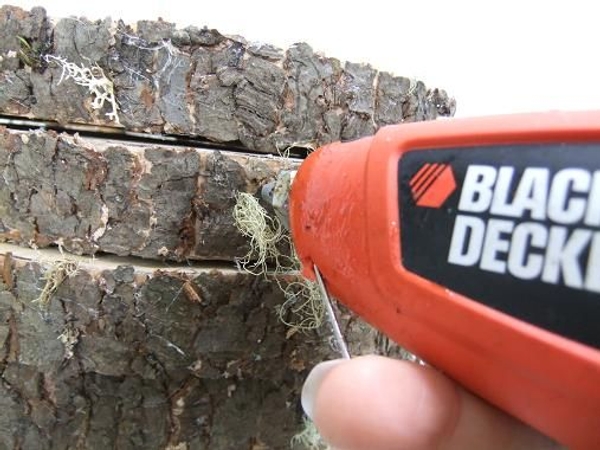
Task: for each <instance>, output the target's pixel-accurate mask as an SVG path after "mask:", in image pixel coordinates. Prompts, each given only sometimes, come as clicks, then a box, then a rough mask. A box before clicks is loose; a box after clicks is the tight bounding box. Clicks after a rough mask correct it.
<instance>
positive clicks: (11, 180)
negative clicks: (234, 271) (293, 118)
mask: <svg viewBox="0 0 600 450" xmlns="http://www.w3.org/2000/svg"><path fill="white" fill-rule="evenodd" d="M296 166H297V163H296V162H294V161H291V160H286V159H283V158H277V159H275V158H267V157H261V156H251V155H243V154H239V153H237V154H234V153H226V152H220V151H216V150H202V149H196V148H187V147H169V146H160V145H149V144H143V145H142V144H127V143H123V142H119V141H106V140H100V139H95V140H84V139H80V138H78V137H73V136H70V135H67V134H64V133H63V134H61V135H58V134H56V133H55V132H52V131H49V132H46V131H40V130H38V131H27V132H25V131H13V130H8V129H4V128H2V127H0V173H2V177H0V240H4V241H8V242H13V243H19V244H24V245H27V246H36V247H39V248H43V247H47V246H50V245H54V246H55V245H60V246H62V247H63V248H64V249H65V250H67V251H69V252H71V253H75V254H94V253H97V252H103V253H112V254H117V255H134V256H140V257H144V258H151V259H171V260H195V259H210V260H228V261H231V260H233V259H234V258H236V257H242V256H244V255H245V254H246V253H247V251H248V243H247V239H246V238H244V237H243V236H242V235H241V234H240V233H239V231H238V230H237V229H236V228H235V225H234V219H233V207H234V205H235V202H236V199H235V196H236V194H237V193H238V192H250V193H256V192H257V191H258V190H259V189H260V187H261V185H262V184H263V183H265V182H266V181H267V180H270V179H272V178H274V176H275V174H276V173H277V171H279V170H281V169H290V168H294V167H296Z"/></svg>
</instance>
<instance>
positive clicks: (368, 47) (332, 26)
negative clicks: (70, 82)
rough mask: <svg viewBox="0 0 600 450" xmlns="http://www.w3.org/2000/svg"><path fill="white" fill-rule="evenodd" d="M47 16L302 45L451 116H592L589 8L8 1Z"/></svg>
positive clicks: (419, 2) (598, 17) (592, 15)
mask: <svg viewBox="0 0 600 450" xmlns="http://www.w3.org/2000/svg"><path fill="white" fill-rule="evenodd" d="M8 3H9V4H13V5H19V6H22V7H25V8H30V7H31V6H34V5H40V6H44V7H45V8H46V10H47V11H48V13H49V14H50V15H51V16H53V17H65V16H72V15H75V16H82V15H83V16H86V17H88V18H89V19H103V18H105V17H107V16H111V17H113V18H115V19H116V18H122V19H124V20H125V21H126V22H128V23H134V22H135V21H136V20H138V19H156V18H158V17H162V18H163V19H165V20H167V21H172V22H177V23H178V25H180V26H181V27H185V26H187V25H196V26H199V27H201V26H204V25H207V26H209V27H210V28H217V29H218V30H219V31H221V32H222V33H224V34H238V35H242V36H244V37H245V38H247V39H248V40H250V41H262V42H266V43H271V44H275V45H277V46H279V47H282V48H285V47H287V46H289V45H290V44H292V43H294V42H299V41H304V42H307V43H309V44H310V45H311V46H312V47H313V48H314V49H315V50H317V51H320V52H322V53H325V54H326V55H328V56H334V57H336V58H339V59H342V60H351V61H353V62H367V63H370V64H372V65H373V66H374V67H376V68H378V69H382V70H388V71H391V72H393V73H395V74H396V75H403V76H407V77H415V78H418V79H420V80H423V81H424V82H425V83H426V84H427V86H428V87H440V88H444V89H446V90H447V91H448V92H449V93H450V94H451V95H453V96H454V97H456V99H457V102H458V109H457V113H456V116H457V117H458V116H474V115H490V114H504V113H511V112H523V111H543V110H550V109H562V110H567V109H600V65H599V62H598V61H599V60H600V51H599V46H600V14H599V11H598V9H599V7H596V6H595V3H596V2H594V1H584V0H571V1H568V2H567V1H552V0H547V1H534V0H532V1H528V0H521V1H515V0H503V1H496V2H488V1H485V0H480V1H474V0H473V1H470V0H454V1H453V0H447V1H444V0H412V1H404V0H396V1H383V0H344V1H338V0H335V1H328V0H295V1H293V2H284V1H273V2H271V1H266V0H245V1H244V0H239V1H238V0H188V1H179V0H168V1H139V0H138V1H127V0H119V1H117V0H79V1H70V0H69V1H57V0H55V1H50V0H34V1H29V0H10V1H9V2H8Z"/></svg>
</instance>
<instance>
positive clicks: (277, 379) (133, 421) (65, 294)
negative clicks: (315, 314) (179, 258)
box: [0, 245, 384, 450]
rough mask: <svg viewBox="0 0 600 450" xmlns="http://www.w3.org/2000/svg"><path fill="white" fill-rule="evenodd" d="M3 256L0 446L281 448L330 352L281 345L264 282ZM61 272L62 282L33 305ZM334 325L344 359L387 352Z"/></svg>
mask: <svg viewBox="0 0 600 450" xmlns="http://www.w3.org/2000/svg"><path fill="white" fill-rule="evenodd" d="M15 249H16V251H17V253H18V252H21V251H23V252H25V250H20V249H19V248H17V247H14V248H13V250H15ZM8 250H10V247H9V246H6V245H4V246H3V247H2V248H0V263H1V266H0V267H1V271H0V273H1V274H2V276H1V279H0V316H1V321H0V341H1V342H3V346H2V350H1V351H0V354H1V355H0V381H1V382H0V404H1V406H2V408H1V409H0V411H1V413H0V448H13V449H33V448H35V449H107V448H118V449H141V448H143V449H179V450H184V449H253V450H260V449H285V448H290V438H291V436H292V435H294V434H295V433H296V432H298V430H299V426H300V424H299V418H300V407H299V403H298V398H299V389H300V386H301V383H302V381H303V380H304V378H305V376H306V372H307V370H308V369H309V368H310V367H312V365H313V364H315V363H317V362H319V361H321V360H323V359H325V358H331V357H332V356H335V355H334V354H333V353H332V351H331V349H330V348H329V346H328V345H327V344H325V342H326V339H327V335H326V334H325V335H323V334H321V333H316V332H315V333H308V334H306V333H297V334H295V335H293V336H290V337H288V338H287V339H286V338H284V336H285V335H286V331H287V330H286V329H285V326H284V325H283V324H281V323H280V322H279V321H278V319H277V318H276V315H275V314H274V313H273V311H274V309H275V308H276V307H277V306H278V305H280V304H281V303H282V301H283V299H282V295H281V292H280V291H279V290H278V289H277V287H276V286H275V285H274V284H273V283H268V282H266V281H265V280H264V279H262V278H257V277H254V276H251V275H247V274H240V273H238V272H235V271H233V270H225V269H219V270H217V269H214V270H198V269H190V268H187V269H181V270H174V269H168V268H165V269H162V270H154V269H146V268H143V267H140V265H138V264H136V262H135V261H131V260H130V261H129V262H127V263H123V262H119V261H118V260H117V261H116V262H115V261H106V258H100V259H98V260H96V261H93V262H76V263H71V264H73V265H72V267H71V268H73V267H76V268H77V271H76V272H74V273H70V276H66V274H65V273H64V271H65V269H64V267H63V265H64V261H63V260H61V258H60V257H57V255H56V253H57V252H56V251H54V252H52V253H55V254H54V255H52V253H51V252H46V253H43V254H40V253H39V252H37V253H36V252H32V251H29V254H25V255H24V256H23V257H20V258H17V257H16V256H15V255H11V254H10V253H9V252H8ZM32 255H33V256H32ZM58 256H60V255H58ZM131 263H133V264H135V265H136V267H135V268H134V267H133V266H131V265H128V264H131ZM61 264H62V265H61ZM61 271H63V272H62V275H63V277H64V281H63V282H62V283H61V284H60V285H58V287H57V288H56V289H55V290H54V291H53V292H52V295H51V296H50V298H49V301H48V302H47V303H43V302H39V301H38V300H39V298H40V293H41V292H42V291H43V288H44V285H45V284H46V283H47V282H48V280H49V279H50V280H52V279H56V278H57V277H59V276H60V275H61ZM342 323H343V326H344V330H345V333H346V334H347V336H349V338H350V342H349V344H350V347H351V350H352V351H353V352H354V353H355V354H358V353H364V352H377V351H381V350H382V349H383V348H384V341H382V340H381V338H380V337H379V336H378V335H377V333H375V332H374V331H373V330H372V329H371V328H369V327H367V326H365V325H364V324H363V323H362V322H360V321H358V320H355V319H353V318H352V317H351V316H350V315H345V316H344V317H343V322H342Z"/></svg>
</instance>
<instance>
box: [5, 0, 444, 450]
mask: <svg viewBox="0 0 600 450" xmlns="http://www.w3.org/2000/svg"><path fill="white" fill-rule="evenodd" d="M112 100H114V102H113V101H112ZM115 105H116V106H115ZM453 112H454V100H453V99H451V98H449V97H448V95H447V94H446V93H445V92H444V91H442V90H437V89H434V90H427V89H426V88H425V86H424V84H423V83H421V82H419V81H414V80H409V79H407V78H403V77H395V76H393V75H391V74H388V73H384V72H378V71H376V70H375V69H373V68H371V67H370V66H368V65H362V64H353V63H345V64H343V63H340V62H339V61H337V60H336V59H333V58H327V57H324V56H321V55H318V54H315V53H314V52H313V51H312V50H311V48H310V47H309V46H308V45H306V44H298V45H295V46H292V47H291V48H290V49H288V50H287V51H285V52H284V51H281V50H279V49H277V48H275V47H272V46H270V45H265V44H255V43H249V42H246V41H245V40H243V39H241V38H237V37H235V38H234V37H226V36H223V35H221V34H220V33H219V32H217V31H216V30H210V29H207V28H203V29H199V28H195V27H188V28H185V29H176V27H175V26H174V25H173V24H170V23H166V22H163V21H157V22H146V21H144V22H138V23H137V25H136V26H135V27H132V26H127V25H125V24H124V23H122V22H113V21H111V20H109V19H107V20H104V21H96V22H92V21H89V20H87V19H83V18H77V19H75V18H68V19H62V20H59V21H57V22H55V23H54V24H53V23H52V22H51V21H50V20H49V19H48V17H47V16H46V13H45V11H44V10H43V9H41V8H34V9H32V10H31V11H24V10H21V9H19V8H15V7H10V6H3V7H2V8H0V114H1V115H2V116H3V118H4V119H3V121H4V123H5V124H6V125H7V127H5V128H1V129H0V170H1V171H2V177H0V240H1V241H2V242H3V243H2V244H0V261H2V272H1V273H2V276H1V277H0V315H1V316H2V320H1V321H0V341H1V342H3V347H2V351H1V356H0V377H1V378H0V402H2V408H1V409H0V448H23V449H29V448H39V449H45V448H47V449H54V448H56V449H66V448H86V449H95V448H98V449H104V448H120V449H125V448H144V449H166V448H171V449H186V448H189V449H198V448H207V449H230V448H236V449H237V448H240V449H242V448H244V449H246V448H247V449H255V450H258V449H270V448H273V449H284V448H289V445H290V438H291V437H292V436H293V435H294V434H295V433H297V432H298V431H299V429H300V428H301V426H302V424H301V417H302V414H301V411H300V406H299V390H300V388H301V384H302V381H303V379H304V377H305V376H306V373H307V371H308V370H309V369H310V368H311V367H312V365H313V364H315V363H316V362H318V361H320V360H322V359H324V358H328V357H332V356H334V355H335V352H334V351H333V350H332V349H331V347H330V345H329V343H328V339H327V336H328V332H327V330H318V331H314V332H310V333H295V334H293V335H291V336H290V333H288V331H289V330H288V329H287V328H286V326H285V325H284V324H282V323H281V322H280V320H279V318H278V315H277V313H276V310H277V307H278V306H281V304H282V302H283V296H282V293H281V292H280V291H279V289H278V287H277V284H276V283H273V282H272V281H269V280H267V279H265V278H264V277H255V276H252V275H249V274H246V273H243V272H240V271H239V270H238V269H237V268H236V266H235V264H234V263H233V262H234V261H235V259H236V258H239V257H242V256H243V255H245V254H246V252H247V251H248V243H247V241H246V239H245V238H244V237H243V236H241V235H240V233H239V232H238V231H237V229H236V228H235V226H234V223H233V217H232V210H233V206H234V204H235V195H236V194H237V193H238V192H249V193H252V194H255V193H256V192H257V191H258V190H259V188H260V186H261V185H262V184H263V183H264V182H265V181H267V180H270V179H272V178H273V177H274V176H275V175H276V174H277V172H278V171H279V170H281V169H289V168H293V167H296V166H297V165H298V164H299V161H297V160H290V159H284V158H281V157H278V156H272V154H275V155H276V154H277V152H278V151H281V150H283V149H285V148H287V147H289V146H294V145H304V144H308V143H310V144H314V145H321V144H324V143H327V142H331V141H334V140H339V139H343V140H348V139H354V138H357V137H360V136H364V135H368V134H371V133H373V132H374V131H376V130H377V129H378V128H379V127H381V126H383V125H387V124H391V123H398V122H403V121H416V120H427V119H435V118H436V117H437V116H439V115H452V114H453ZM115 113H116V115H115ZM8 118H12V120H8ZM18 118H20V119H23V118H26V119H35V120H39V121H44V126H43V127H42V128H39V129H29V127H28V126H23V125H21V126H19V127H17V126H16V125H15V124H17V123H18V122H17V121H15V119H18ZM91 126H94V127H96V128H94V129H93V131H94V133H93V135H94V137H91V131H92V129H91V128H90V127H91ZM75 127H79V129H82V130H87V133H84V132H81V135H77V134H75V135H74V134H73V133H67V132H61V133H58V132H56V131H52V130H51V128H54V129H62V130H68V129H73V128H75ZM102 133H108V134H102ZM132 133H137V134H135V136H134V135H132ZM144 135H147V136H148V137H153V138H155V139H156V138H157V137H162V138H165V139H163V141H160V140H155V141H153V142H143V141H144V139H143V136H144ZM132 136H134V137H135V139H134V138H133V137H132ZM140 136H142V137H140ZM167 137H168V138H169V139H171V141H176V142H172V143H171V141H167V140H166V138H167ZM173 137H175V138H176V139H173ZM183 138H185V144H186V145H181V142H182V141H183ZM132 139H134V140H132ZM219 146H222V148H221V149H218V148H217V147H219ZM226 149H234V150H236V151H228V150H226ZM270 154H271V155H270ZM343 325H344V327H345V334H346V336H347V339H348V340H349V341H350V345H351V349H352V351H353V352H354V353H355V354H358V353H367V352H381V351H385V350H386V349H387V342H386V340H385V339H383V338H382V337H381V336H379V335H378V334H377V333H376V332H375V331H374V330H372V329H371V328H370V327H368V326H367V325H365V324H364V323H362V322H361V321H360V320H358V319H356V318H355V317H353V316H352V315H351V314H349V313H347V312H344V313H343Z"/></svg>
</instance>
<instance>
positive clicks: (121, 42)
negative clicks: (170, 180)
mask: <svg viewBox="0 0 600 450" xmlns="http://www.w3.org/2000/svg"><path fill="white" fill-rule="evenodd" d="M46 55H52V56H54V57H56V58H64V60H66V61H68V62H70V63H73V64H76V65H78V66H80V67H87V68H90V69H91V68H93V67H99V68H101V69H103V71H104V74H105V75H106V77H107V78H108V79H109V80H110V82H111V83H112V86H113V87H114V93H115V96H116V100H117V102H118V105H119V112H118V116H119V119H120V124H117V123H116V122H115V121H114V120H112V118H111V117H109V116H107V115H106V114H107V113H110V111H111V108H110V105H109V103H106V102H105V104H104V107H103V108H101V109H94V108H93V103H92V101H93V99H94V96H93V95H92V94H90V92H89V90H88V88H87V87H85V86H81V85H78V84H76V83H75V81H74V79H73V78H68V77H66V76H65V73H64V72H63V67H60V66H59V64H58V62H57V60H56V59H53V60H50V61H47V60H46V59H45V58H44V57H45V56H46ZM94 74H95V76H96V78H98V77H99V75H98V72H97V71H94ZM454 110H455V102H454V100H453V99H452V98H450V97H448V95H447V94H446V92H445V91H443V90H439V89H431V90H428V89H427V88H426V87H425V85H424V84H423V83H422V82H420V81H415V80H410V79H408V78H404V77H400V76H393V75H392V74H389V73H386V72H380V71H377V70H376V69H374V68H372V67H371V66H369V65H366V64H356V63H342V62H340V61H338V60H337V59H335V58H329V57H324V56H321V55H318V54H316V53H314V52H313V50H312V49H311V48H310V47H309V46H308V45H307V44H296V45H294V46H292V47H291V48H289V49H287V50H286V51H283V50H280V49H278V48H275V47H273V46H271V45H267V44H258V43H249V42H246V41H245V40H243V39H242V38H233V37H226V36H223V35H221V34H220V33H219V32H218V31H216V30H211V29H208V28H202V29H199V28H196V27H188V28H185V29H183V30H179V29H176V28H175V26H174V25H173V24H170V23H166V22H162V21H157V22H149V21H140V22H138V23H137V24H136V25H135V26H128V25H126V24H124V23H123V22H121V21H112V20H111V19H106V20H103V21H95V22H92V21H89V20H87V19H85V18H65V19H61V20H59V21H57V22H56V24H55V25H52V24H51V23H50V21H49V20H48V18H47V17H46V13H45V11H44V10H43V9H42V8H34V9H32V10H31V11H24V10H22V9H20V8H16V7H12V6H3V7H2V8H1V9H0V113H1V114H7V115H17V116H28V117H32V118H37V119H44V120H54V121H58V122H59V123H61V124H67V123H87V124H96V125H109V126H122V127H124V128H126V129H127V130H131V131H142V132H154V133H170V134H181V135H189V136H195V137H200V138H202V139H207V140H211V141H215V142H219V143H227V144H235V145H241V146H244V147H246V148H249V149H253V150H258V151H263V152H271V153H273V152H276V151H277V150H278V149H279V150H281V149H284V148H287V147H288V146H290V145H293V144H294V143H298V142H301V143H313V144H316V145H321V144H323V143H327V142H331V141H336V140H340V139H341V140H349V139H355V138H358V137H361V136H365V135H369V134H372V133H373V132H374V131H376V129H378V128H379V127H380V126H383V125H388V124H393V123H399V122H404V121H418V120H426V119H434V118H436V117H437V116H439V115H441V116H447V115H452V114H453V113H454Z"/></svg>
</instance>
